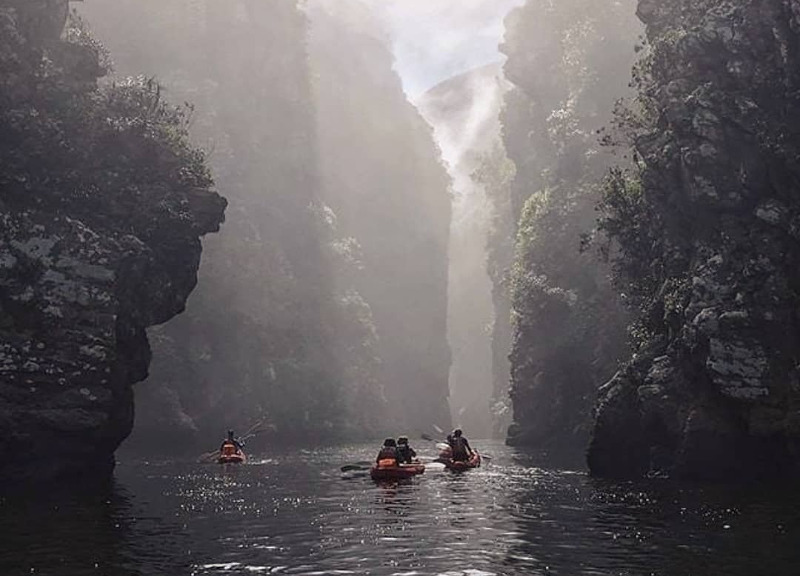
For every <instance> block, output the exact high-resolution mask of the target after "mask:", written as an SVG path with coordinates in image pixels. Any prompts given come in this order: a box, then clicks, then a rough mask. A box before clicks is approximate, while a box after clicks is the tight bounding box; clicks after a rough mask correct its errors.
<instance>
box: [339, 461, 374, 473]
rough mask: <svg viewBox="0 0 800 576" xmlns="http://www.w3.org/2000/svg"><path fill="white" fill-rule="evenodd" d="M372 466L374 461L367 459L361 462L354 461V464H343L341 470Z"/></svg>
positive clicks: (347, 470) (348, 470) (366, 468)
mask: <svg viewBox="0 0 800 576" xmlns="http://www.w3.org/2000/svg"><path fill="white" fill-rule="evenodd" d="M371 467H372V462H368V461H367V460H362V461H361V462H354V463H352V464H347V465H345V466H342V467H341V468H340V470H341V471H342V472H352V471H353V470H369V469H370V468H371Z"/></svg>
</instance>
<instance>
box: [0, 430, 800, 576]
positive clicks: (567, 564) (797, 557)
mask: <svg viewBox="0 0 800 576" xmlns="http://www.w3.org/2000/svg"><path fill="white" fill-rule="evenodd" d="M475 444H479V445H480V447H481V448H483V450H484V451H485V452H486V453H488V454H490V455H491V456H492V460H491V462H489V463H486V464H485V466H483V467H482V468H480V469H478V470H472V471H469V472H467V473H463V474H455V473H451V472H447V471H444V470H441V469H439V466H436V469H429V470H428V471H426V473H425V474H424V475H423V476H420V477H418V478H415V479H414V480H412V481H407V482H404V483H400V484H394V485H376V484H374V483H373V482H372V481H371V480H370V479H369V477H368V476H365V475H364V474H363V473H350V474H342V473H341V472H340V471H339V467H340V466H341V465H343V464H346V463H348V462H353V461H358V460H364V459H370V458H372V457H373V456H374V453H375V452H376V447H374V446H372V445H369V446H366V445H362V446H348V447H340V448H325V449H320V450H303V451H296V452H291V453H289V452H287V453H277V452H276V453H269V454H265V455H262V456H256V457H255V458H253V459H252V461H251V463H249V464H247V465H244V466H239V467H235V466H229V467H220V466H217V465H215V464H198V463H196V462H155V461H153V462H146V461H140V460H136V459H133V458H131V459H127V458H122V461H121V462H120V463H119V465H118V467H117V471H116V480H115V482H114V484H113V486H111V487H110V488H109V489H108V491H107V492H106V491H104V492H101V493H90V494H83V495H81V496H73V497H69V498H64V497H56V496H51V497H48V498H45V499H38V500H33V499H29V498H22V497H15V498H10V497H9V498H5V499H3V500H1V501H0V538H1V540H0V575H2V576H16V575H20V576H22V575H26V576H28V575H31V574H34V575H47V576H83V575H87V576H88V575H94V576H97V575H102V576H184V575H196V576H212V575H249V576H252V575H258V574H296V575H307V576H310V575H328V574H369V575H375V576H382V575H386V576H389V575H395V576H412V575H414V576H416V575H420V576H422V575H434V574H436V575H442V576H493V575H523V574H524V575H540V574H541V575H555V574H558V575H564V576H578V575H587V576H588V575H604V576H605V575H630V576H634V575H636V576H640V575H642V576H650V575H654V576H667V575H707V576H716V575H723V574H724V575H726V576H758V575H762V574H763V575H767V574H769V575H771V576H772V575H783V574H786V575H790V574H791V575H795V574H798V573H800V496H798V493H797V490H795V489H793V487H785V488H777V487H774V486H773V487H765V486H760V487H742V486H738V487H709V486H705V487H699V486H685V485H683V486H682V485H676V484H674V483H669V482H666V481H663V480H653V481H648V482H640V483H615V482H609V481H599V480H595V479H591V478H589V477H588V476H587V475H586V474H585V473H584V472H583V471H580V470H570V469H568V468H564V467H558V466H552V465H546V464H545V463H544V461H543V460H542V459H541V458H539V457H537V456H536V455H526V454H523V453H520V452H518V451H516V450H514V449H511V448H507V447H505V446H503V445H501V444H500V443H488V442H480V443H477V442H476V443H475ZM419 448H422V449H423V450H421V451H422V452H425V450H424V448H426V447H425V446H419ZM430 455H431V456H432V455H433V451H430Z"/></svg>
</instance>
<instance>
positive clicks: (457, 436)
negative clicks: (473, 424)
mask: <svg viewBox="0 0 800 576" xmlns="http://www.w3.org/2000/svg"><path fill="white" fill-rule="evenodd" d="M462 434H463V432H462V431H461V428H456V429H455V430H453V436H455V437H456V438H460V437H461V435H462Z"/></svg>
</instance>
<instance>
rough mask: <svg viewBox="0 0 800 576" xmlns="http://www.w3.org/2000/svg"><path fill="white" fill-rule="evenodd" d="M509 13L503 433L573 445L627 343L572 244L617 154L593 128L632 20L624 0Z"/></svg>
mask: <svg viewBox="0 0 800 576" xmlns="http://www.w3.org/2000/svg"><path fill="white" fill-rule="evenodd" d="M621 23H622V25H621ZM507 25H508V33H507V35H506V42H505V44H504V46H503V50H504V51H505V52H506V53H507V55H508V61H507V63H506V66H505V71H506V75H507V77H508V79H509V80H510V81H511V82H513V83H514V85H515V86H514V88H513V89H512V90H511V91H510V92H509V93H508V95H507V96H506V103H505V109H504V112H503V116H502V121H503V125H504V133H503V135H504V144H505V148H506V151H507V153H508V156H509V158H510V159H511V160H512V161H513V162H514V164H515V166H516V176H515V178H514V180H513V183H512V192H511V197H512V205H513V206H514V210H515V212H516V214H515V216H516V217H517V218H519V220H518V225H517V229H516V249H515V257H514V264H513V267H512V273H511V275H510V279H511V288H512V289H511V293H512V300H513V310H512V314H513V320H514V322H513V329H514V337H513V345H512V351H511V356H510V358H511V381H512V386H511V396H512V399H513V402H514V419H515V424H514V425H513V426H512V427H511V429H510V432H509V440H510V441H511V442H515V443H522V444H533V445H538V446H550V447H554V446H568V447H569V448H579V449H580V448H581V447H582V445H583V444H584V443H585V441H586V439H587V437H588V430H589V427H590V421H591V420H590V408H591V406H592V403H593V399H594V395H595V393H596V389H597V388H598V386H599V385H600V384H601V383H602V382H603V381H604V379H605V378H607V377H609V376H610V375H611V374H612V373H613V372H614V370H615V369H616V366H617V365H616V362H617V359H618V358H619V357H620V356H621V354H622V353H623V351H624V350H625V333H624V311H623V310H622V308H621V307H620V306H619V304H618V301H617V299H616V295H615V294H614V292H613V290H612V289H611V286H610V284H609V282H608V281H607V275H608V270H607V267H606V266H605V265H604V264H603V263H602V262H601V261H600V260H599V259H598V258H596V256H595V255H594V254H592V253H590V252H588V251H582V250H581V238H582V236H584V235H587V234H590V233H591V231H592V229H593V228H594V226H595V222H594V220H595V212H594V209H595V204H596V202H597V188H596V184H597V182H598V181H599V180H600V179H601V178H602V175H603V174H604V172H605V170H606V169H607V167H608V166H609V165H610V164H611V163H612V162H613V161H614V160H613V158H612V157H611V155H610V154H609V150H608V149H603V148H601V146H600V144H599V142H598V136H597V131H598V129H600V128H601V127H602V126H603V124H604V123H606V122H607V121H608V119H609V118H610V116H611V112H612V110H613V106H614V101H615V99H616V98H618V97H620V96H621V95H622V94H623V93H624V86H625V84H626V81H627V77H628V74H629V70H630V68H629V63H632V61H633V59H634V54H633V46H634V41H635V35H636V33H637V31H638V29H637V26H636V25H635V23H634V20H633V8H632V6H631V3H630V2H616V3H612V4H611V5H605V4H603V5H602V6H601V5H599V4H598V3H596V2H591V1H586V0H570V1H567V2H560V3H557V4H553V3H550V2H545V1H538V0H530V1H529V2H528V3H527V4H526V5H525V6H524V7H522V8H520V9H519V10H517V11H516V12H514V13H512V15H510V16H509V17H508V19H507ZM509 233H511V234H513V233H514V231H513V230H511V231H509Z"/></svg>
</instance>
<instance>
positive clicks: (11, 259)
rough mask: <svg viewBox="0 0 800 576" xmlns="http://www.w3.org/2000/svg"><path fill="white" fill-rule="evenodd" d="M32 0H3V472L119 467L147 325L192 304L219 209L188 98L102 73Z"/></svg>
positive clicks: (94, 55)
mask: <svg viewBox="0 0 800 576" xmlns="http://www.w3.org/2000/svg"><path fill="white" fill-rule="evenodd" d="M31 6H34V3H31V4H30V5H29V6H28V7H27V8H26V10H32V8H31ZM36 6H38V9H40V10H41V11H42V12H41V13H40V14H39V15H38V16H39V17H37V14H36V13H34V12H24V11H18V10H16V9H15V8H14V5H13V3H11V4H10V5H9V4H7V3H0V100H2V110H0V142H2V144H0V437H2V438H3V441H2V444H0V462H1V463H2V464H0V484H2V483H6V482H12V481H13V482H14V483H22V482H29V481H37V482H38V481H49V480H53V479H55V478H61V477H64V476H70V475H78V474H92V475H94V474H95V473H97V472H99V473H102V474H103V475H105V474H107V473H108V472H109V471H110V470H111V469H112V467H113V453H114V450H115V449H116V447H117V446H118V445H119V443H120V442H121V441H122V440H123V439H124V438H125V437H126V436H127V435H128V434H129V432H130V430H131V426H132V423H133V412H134V407H133V392H132V385H133V384H134V383H135V382H138V381H140V380H142V379H144V378H145V377H146V375H147V369H148V364H149V360H150V349H149V346H148V341H147V336H146V333H145V329H146V328H147V327H148V326H152V325H155V324H160V323H163V322H166V321H167V320H168V319H169V318H171V317H172V316H174V315H176V314H178V313H180V312H181V311H182V310H183V307H184V304H185V301H186V298H187V297H188V295H189V293H190V292H191V291H192V289H193V288H194V286H195V284H196V272H197V268H198V264H199V261H200V253H201V245H200V239H199V237H200V236H202V235H204V234H206V233H208V232H212V231H215V230H217V229H218V227H219V224H220V222H221V221H222V219H223V213H224V209H225V200H224V199H222V198H221V197H220V196H218V195H217V194H216V193H215V192H214V191H213V189H212V183H211V180H210V178H209V176H208V173H207V171H206V169H205V166H204V164H203V159H202V155H201V154H199V153H198V152H197V151H196V150H193V149H192V148H191V147H189V146H188V144H187V143H186V139H185V117H184V116H183V113H182V112H181V111H180V110H177V109H174V108H171V107H169V106H167V105H166V104H164V103H163V102H162V101H161V99H160V92H159V89H158V87H157V86H156V85H154V84H153V83H149V82H138V81H131V82H129V83H128V84H126V85H120V86H114V87H109V88H107V89H103V90H101V89H99V88H98V87H97V82H96V80H97V78H98V76H100V75H101V74H102V72H103V70H102V67H101V49H100V48H99V46H97V45H96V44H94V43H93V41H92V40H91V39H90V38H89V37H88V35H87V34H86V33H85V31H84V30H82V29H81V28H80V27H79V26H73V27H70V29H69V30H68V31H67V33H66V34H65V35H63V36H59V34H58V33H54V32H53V31H52V30H51V28H50V27H48V26H45V27H41V26H39V24H36V25H35V26H34V25H31V26H27V23H31V22H34V23H41V22H45V21H46V22H51V23H52V22H53V18H55V19H58V17H59V14H63V11H62V10H63V3H61V2H52V3H46V2H42V3H39V4H37V5H36ZM62 22H63V20H62ZM42 30H45V32H42Z"/></svg>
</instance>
